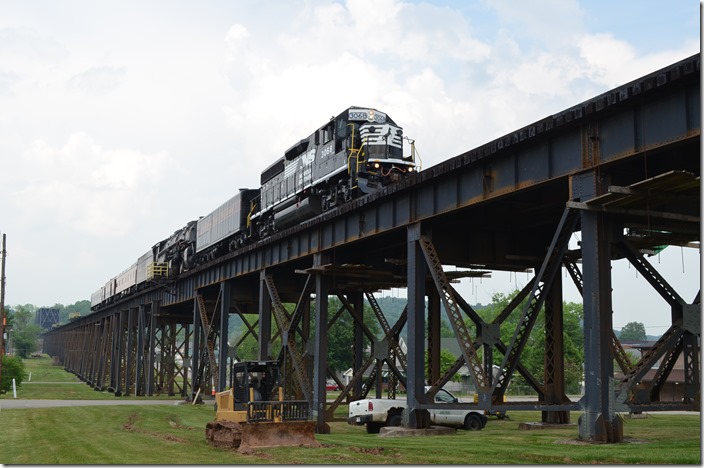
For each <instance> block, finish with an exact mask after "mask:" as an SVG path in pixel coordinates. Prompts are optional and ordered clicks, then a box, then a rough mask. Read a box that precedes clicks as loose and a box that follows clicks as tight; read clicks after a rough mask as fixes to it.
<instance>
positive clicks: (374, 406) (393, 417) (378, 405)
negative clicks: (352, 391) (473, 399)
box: [347, 387, 487, 434]
mask: <svg viewBox="0 0 704 468" xmlns="http://www.w3.org/2000/svg"><path fill="white" fill-rule="evenodd" d="M429 389H430V387H425V391H426V392H427V391H428V390H429ZM457 402H458V400H457V398H456V397H455V396H454V395H453V394H452V393H450V392H448V391H447V390H445V389H444V388H443V389H440V390H439V391H438V393H436V394H435V403H457ZM405 409H406V400H391V399H384V398H370V399H366V400H357V401H353V402H352V403H350V409H349V415H348V418H347V422H348V423H349V424H352V425H355V426H361V425H363V424H366V426H367V432H368V433H369V434H378V433H379V430H381V428H382V427H383V426H400V425H401V419H402V418H403V411H404V410H405ZM428 412H429V413H430V423H431V424H433V425H435V426H450V427H460V428H463V429H467V430H468V431H479V430H481V429H483V428H484V426H486V421H487V418H486V415H485V414H484V412H483V411H477V410H464V409H461V410H460V409H431V410H428Z"/></svg>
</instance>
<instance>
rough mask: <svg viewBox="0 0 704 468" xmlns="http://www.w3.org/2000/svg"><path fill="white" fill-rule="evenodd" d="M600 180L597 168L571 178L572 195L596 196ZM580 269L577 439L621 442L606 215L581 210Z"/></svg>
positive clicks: (582, 198)
mask: <svg viewBox="0 0 704 468" xmlns="http://www.w3.org/2000/svg"><path fill="white" fill-rule="evenodd" d="M598 183H601V180H599V178H598V174H597V172H596V171H590V172H587V173H584V174H580V175H578V176H575V177H574V180H573V184H572V186H573V197H574V198H579V199H580V201H586V200H589V199H590V198H593V197H594V196H596V195H597V194H598V193H597V184H598ZM580 214H581V219H580V220H581V226H582V244H581V245H582V268H583V275H584V375H585V395H584V400H585V407H584V414H582V415H581V416H580V417H579V437H580V439H585V440H593V441H598V442H620V441H621V440H623V425H622V422H621V420H620V419H619V418H618V416H617V415H616V413H615V410H614V400H615V398H614V388H613V357H612V355H611V330H612V328H613V320H612V309H611V237H612V236H611V232H610V223H609V221H608V217H607V216H606V215H604V214H602V213H598V212H592V211H582V212H581V213H580Z"/></svg>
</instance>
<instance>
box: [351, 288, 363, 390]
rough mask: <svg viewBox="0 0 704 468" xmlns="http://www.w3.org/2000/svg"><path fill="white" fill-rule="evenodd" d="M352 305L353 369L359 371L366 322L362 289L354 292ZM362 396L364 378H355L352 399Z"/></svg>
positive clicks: (361, 361)
mask: <svg viewBox="0 0 704 468" xmlns="http://www.w3.org/2000/svg"><path fill="white" fill-rule="evenodd" d="M352 305H353V308H352V317H353V319H354V338H353V340H354V345H353V350H354V352H353V354H354V355H353V357H352V360H353V363H352V369H354V372H357V370H358V369H360V368H361V367H362V363H363V362H364V355H363V353H364V341H363V339H364V329H363V327H362V325H363V323H364V295H363V294H362V292H361V291H358V292H355V293H354V294H353V299H352ZM360 398H362V379H355V380H354V384H353V388H352V399H353V400H358V399H360Z"/></svg>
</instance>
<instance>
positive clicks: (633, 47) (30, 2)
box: [0, 0, 701, 334]
mask: <svg viewBox="0 0 704 468" xmlns="http://www.w3.org/2000/svg"><path fill="white" fill-rule="evenodd" d="M699 51H700V4H699V2H695V1H692V0H682V1H676V2H662V1H659V0H658V1H656V0H637V1H636V0H621V1H618V2H613V1H610V0H589V1H587V0H581V1H580V0H531V1H530V2H516V1H513V0H476V1H472V0H444V1H443V0H431V1H420V0H347V1H344V0H319V1H318V0H204V1H199V2H195V1H177V0H151V1H146V2H145V1H133V0H120V1H114V0H104V1H100V2H96V1H92V0H62V1H55V0H0V232H1V233H5V234H6V236H7V263H6V296H5V304H6V305H11V306H13V305H19V304H34V305H36V306H38V307H42V306H47V307H48V306H52V305H54V304H64V305H69V304H73V303H74V302H76V301H80V300H86V299H90V295H91V293H93V292H94V291H96V290H97V289H99V288H100V286H102V285H103V284H105V282H107V281H108V280H109V279H110V278H112V277H114V276H116V275H117V274H119V273H120V272H121V271H122V270H124V269H125V268H127V267H129V266H130V265H131V264H132V263H133V262H134V261H136V259H137V258H138V257H139V256H140V255H141V254H143V253H144V252H146V251H147V250H149V249H150V248H151V246H152V245H154V244H155V243H156V242H158V241H160V240H162V239H164V238H166V237H168V236H169V235H170V234H171V233H173V232H174V231H175V230H177V229H179V228H181V227H183V226H184V225H185V224H186V223H187V222H188V221H190V220H194V219H198V217H200V216H204V215H206V214H208V213H209V212H211V211H212V210H213V209H215V208H216V207H217V206H219V205H220V204H222V203H223V202H224V201H226V200H227V199H229V198H230V197H231V196H232V195H233V194H234V193H236V191H237V190H238V189H239V188H241V187H247V188H256V187H258V181H259V175H260V173H261V171H262V170H263V169H264V168H266V167H267V166H268V165H270V164H271V163H272V162H273V161H274V160H276V159H277V158H278V157H280V156H281V155H282V153H283V151H285V150H286V149H287V148H289V147H290V146H291V145H293V144H294V143H295V142H297V141H298V140H300V139H301V138H303V137H306V136H308V135H309V134H310V133H312V132H313V131H314V130H315V129H317V128H318V127H320V126H321V125H323V124H324V123H326V122H327V121H328V119H329V118H330V116H332V115H337V114H338V113H340V112H341V111H342V110H344V109H346V108H347V107H350V106H352V105H355V106H363V107H373V108H376V109H378V110H380V111H382V112H385V113H387V114H388V115H389V116H391V117H392V118H393V119H394V120H395V121H396V122H397V123H398V124H399V125H401V126H402V127H403V128H404V134H405V135H406V136H408V137H410V138H413V139H414V140H415V141H416V147H417V149H418V151H419V153H420V156H421V159H422V165H423V168H426V169H427V168H429V167H431V166H433V165H435V164H438V163H440V162H442V161H444V160H446V159H449V158H451V157H453V156H456V155H458V154H460V153H463V152H465V151H467V150H470V149H473V148H476V147H478V146H481V145H482V144H484V143H487V142H489V141H491V140H493V139H496V138H498V137H501V136H503V135H505V134H507V133H509V132H511V131H513V130H515V129H518V128H520V127H523V126H525V125H528V124H530V123H532V122H535V121H537V120H539V119H542V118H544V117H547V116H548V115H551V114H553V113H556V112H559V111H562V110H564V109H567V108H568V107H571V106H573V105H575V104H577V103H580V102H582V101H584V100H587V99H590V98H592V97H594V96H596V95H598V94H600V93H602V92H605V91H607V90H609V89H612V88H615V87H617V86H619V85H622V84H624V83H627V82H629V81H631V80H634V79H637V78H639V77H641V76H643V75H646V74H648V73H651V72H653V71H655V70H657V69H659V68H662V67H664V66H667V65H670V64H672V63H674V62H676V61H678V60H681V59H684V58H686V57H689V56H691V55H693V54H695V53H698V52H699ZM651 261H652V262H653V263H654V264H655V265H656V266H657V267H658V271H659V272H660V273H661V274H662V275H663V276H664V277H665V279H666V280H668V281H669V282H670V283H671V284H672V285H673V287H675V289H676V290H677V291H678V292H679V293H680V294H681V295H682V296H683V297H684V298H685V299H686V300H688V301H691V300H692V299H693V298H694V296H695V294H696V292H697V291H698V289H699V286H700V283H701V274H700V264H701V262H700V254H699V250H698V249H681V248H680V247H670V248H668V249H666V250H665V251H663V253H662V254H660V256H658V257H653V258H652V259H651ZM619 263H620V262H615V263H614V269H613V271H614V275H613V277H614V280H613V281H614V327H615V328H620V327H621V326H623V325H625V324H626V323H628V322H630V321H640V322H642V323H644V324H645V325H646V330H647V332H648V333H649V334H659V333H662V332H664V331H665V330H666V327H667V326H668V325H669V316H670V314H669V311H668V309H667V306H666V305H665V303H664V302H661V303H660V304H659V305H658V301H660V299H659V296H658V295H657V294H656V293H655V292H654V291H652V290H651V288H650V287H649V286H647V284H646V283H645V282H644V281H643V279H642V277H640V276H639V275H638V274H637V273H636V271H635V269H634V268H633V267H629V266H628V265H627V264H620V265H619ZM565 278H566V280H565V281H564V283H565V285H566V286H565V299H566V300H571V301H575V302H579V301H580V299H579V296H578V294H577V292H576V290H575V289H574V288H572V289H570V285H569V283H570V281H569V278H568V277H567V276H566V277H565ZM528 279H529V276H528V275H526V274H525V273H519V274H516V275H514V274H508V273H506V274H498V273H496V274H495V275H494V276H493V277H492V279H491V280H489V279H483V280H481V281H480V280H476V279H475V280H473V281H471V282H470V283H465V284H462V285H460V291H463V294H466V299H467V300H468V302H470V303H477V302H480V303H488V302H490V301H491V297H492V295H493V294H494V293H497V292H510V291H511V290H513V289H514V288H515V287H522V286H523V285H524V284H525V283H526V282H527V281H528ZM644 285H645V286H644Z"/></svg>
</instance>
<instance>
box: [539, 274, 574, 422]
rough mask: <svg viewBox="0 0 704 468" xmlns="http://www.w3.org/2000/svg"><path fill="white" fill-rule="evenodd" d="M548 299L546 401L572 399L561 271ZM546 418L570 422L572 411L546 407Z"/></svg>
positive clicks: (548, 420)
mask: <svg viewBox="0 0 704 468" xmlns="http://www.w3.org/2000/svg"><path fill="white" fill-rule="evenodd" d="M547 294H548V297H547V298H546V300H545V371H544V382H545V397H544V399H545V402H546V403H549V404H555V405H557V404H561V403H568V402H569V398H567V395H565V346H564V322H563V308H562V277H561V276H560V275H559V274H557V275H555V278H554V279H553V280H552V284H551V285H550V286H549V289H548V291H547ZM542 421H543V422H545V423H551V424H568V423H569V422H570V412H569V411H543V412H542Z"/></svg>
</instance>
